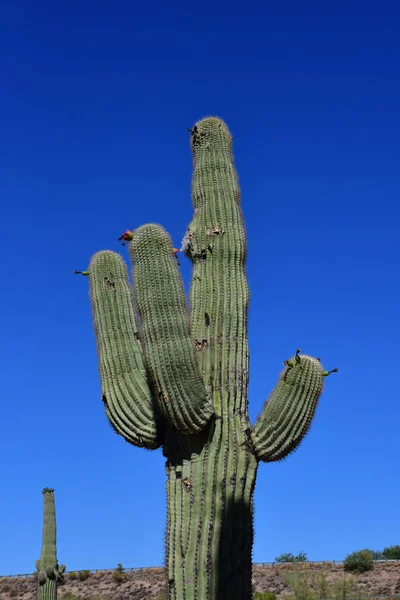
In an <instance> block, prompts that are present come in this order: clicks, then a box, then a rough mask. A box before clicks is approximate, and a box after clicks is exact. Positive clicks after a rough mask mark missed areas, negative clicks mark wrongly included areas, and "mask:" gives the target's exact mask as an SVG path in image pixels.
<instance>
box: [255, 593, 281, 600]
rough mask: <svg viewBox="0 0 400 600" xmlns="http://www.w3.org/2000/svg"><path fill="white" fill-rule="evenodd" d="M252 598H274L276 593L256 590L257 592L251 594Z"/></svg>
mask: <svg viewBox="0 0 400 600" xmlns="http://www.w3.org/2000/svg"><path fill="white" fill-rule="evenodd" d="M253 600H276V594H274V593H273V592H257V594H256V595H255V596H253Z"/></svg>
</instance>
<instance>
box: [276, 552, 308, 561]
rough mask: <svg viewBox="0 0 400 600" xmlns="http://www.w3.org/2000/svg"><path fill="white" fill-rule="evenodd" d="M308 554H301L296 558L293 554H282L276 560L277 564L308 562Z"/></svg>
mask: <svg viewBox="0 0 400 600" xmlns="http://www.w3.org/2000/svg"><path fill="white" fill-rule="evenodd" d="M306 561H307V554H306V553H305V552H299V554H298V555H297V556H294V554H292V553H291V552H288V553H286V554H281V555H280V556H277V557H276V558H275V562H277V563H289V562H292V563H293V562H306Z"/></svg>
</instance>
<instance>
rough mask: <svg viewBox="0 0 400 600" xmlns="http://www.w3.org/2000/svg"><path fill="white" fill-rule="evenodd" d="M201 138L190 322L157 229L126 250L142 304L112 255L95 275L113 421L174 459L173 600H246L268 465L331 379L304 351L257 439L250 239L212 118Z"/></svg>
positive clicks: (133, 238)
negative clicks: (257, 502) (263, 466)
mask: <svg viewBox="0 0 400 600" xmlns="http://www.w3.org/2000/svg"><path fill="white" fill-rule="evenodd" d="M190 132H191V136H190V140H191V149H192V152H193V157H194V174H193V181H192V199H193V205H194V216H193V219H192V222H191V223H190V225H189V227H188V229H187V232H186V235H185V238H184V240H183V244H182V248H181V251H182V252H183V253H184V254H185V255H186V256H187V257H188V258H189V259H190V260H191V262H192V264H193V273H192V283H191V290H190V312H189V310H188V308H187V306H186V302H185V295H184V287H183V283H182V279H181V277H180V273H179V266H178V263H177V262H176V260H175V257H174V255H175V256H176V251H174V249H173V246H172V242H171V239H170V236H169V235H168V234H167V233H166V231H165V230H164V229H163V228H162V227H161V226H159V225H155V224H150V225H144V226H142V227H139V228H138V229H136V230H134V231H130V230H128V231H127V232H125V234H124V235H123V236H121V238H120V239H121V240H122V241H123V242H125V241H127V242H129V252H130V255H131V258H132V261H133V281H134V285H133V292H132V291H131V289H130V286H129V283H128V276H127V268H126V266H125V263H124V262H123V260H122V258H121V257H120V256H119V255H118V254H116V253H114V252H112V251H102V252H98V253H97V254H95V255H94V256H93V257H92V259H91V261H90V265H89V268H88V270H87V271H84V272H83V273H84V274H85V275H88V279H89V285H90V298H91V302H92V307H93V317H94V327H95V334H96V340H97V349H98V355H99V363H100V375H101V382H102V400H103V403H104V407H105V410H106V414H107V416H108V418H109V420H110V422H111V424H112V426H113V428H114V430H115V432H116V433H117V434H119V435H121V436H122V437H123V438H125V440H126V441H128V442H129V443H131V444H133V445H135V446H140V447H144V448H148V449H156V448H159V447H160V446H162V448H163V453H164V456H165V457H166V458H167V461H166V474H167V506H168V519H167V528H166V558H165V566H166V577H167V584H168V590H169V598H170V599H174V600H217V599H218V600H224V599H227V600H247V599H250V598H251V566H252V561H251V558H252V545H253V517H252V514H253V492H254V486H255V479H256V472H257V467H258V464H259V462H260V461H263V462H272V461H277V460H280V459H283V458H285V457H286V456H287V455H288V454H289V453H290V452H291V451H292V450H294V449H295V448H296V446H298V445H299V443H300V442H301V440H302V439H303V437H304V436H305V434H306V432H307V430H308V428H309V426H310V423H311V420H312V417H313V415H314V411H315V408H316V405H317V401H318V399H319V397H320V394H321V391H322V387H323V378H324V375H327V374H329V372H328V371H324V370H323V368H322V366H321V364H320V361H319V359H315V358H311V357H310V356H306V355H301V354H300V351H299V350H298V351H297V352H296V355H295V356H294V357H293V358H292V359H291V360H288V361H285V366H284V369H283V371H282V373H281V375H280V377H279V381H278V383H277V385H276V388H275V389H274V391H273V392H272V394H271V396H270V398H269V400H268V401H267V402H266V403H265V405H264V408H263V410H262V412H261V415H260V416H259V418H258V419H257V422H256V423H255V425H254V427H251V425H250V422H249V416H248V410H247V406H248V396H247V388H248V380H249V350H248V342H247V312H248V302H249V289H248V285H247V279H246V273H245V260H246V235H245V229H244V224H243V219H242V214H241V208H240V191H239V185H238V178H237V175H236V171H235V168H234V163H233V157H232V137H231V134H230V132H229V130H228V127H227V126H226V124H225V123H224V122H223V121H222V120H221V119H219V118H214V117H207V118H204V119H202V120H200V121H198V122H197V123H196V125H195V126H194V127H193V129H191V130H190Z"/></svg>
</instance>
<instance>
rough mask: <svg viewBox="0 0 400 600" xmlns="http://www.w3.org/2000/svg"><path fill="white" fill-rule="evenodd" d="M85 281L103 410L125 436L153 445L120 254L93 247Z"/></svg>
mask: <svg viewBox="0 0 400 600" xmlns="http://www.w3.org/2000/svg"><path fill="white" fill-rule="evenodd" d="M89 285H90V299H91V304H92V312H93V322H94V329H95V335H96V342H97V351H98V357H99V368H100V378H101V383H102V400H103V403H104V407H105V411H106V415H107V417H108V419H109V421H110V423H111V425H112V427H113V429H114V431H115V432H116V433H118V434H119V435H121V436H122V437H123V438H124V439H125V440H126V441H128V442H129V443H131V444H133V445H134V446H138V447H144V448H147V449H149V450H152V449H156V448H158V447H159V446H160V445H161V443H162V439H161V438H162V435H161V431H160V425H159V420H157V419H156V412H155V410H154V409H155V406H154V400H153V396H152V390H151V386H149V381H148V375H147V372H146V368H145V365H144V360H143V354H142V348H141V342H140V339H139V332H138V327H137V322H136V315H135V311H134V305H133V297H132V291H131V288H130V286H129V282H128V272H127V268H126V265H125V263H124V261H123V260H122V258H121V257H120V256H119V255H118V254H116V253H115V252H111V251H102V252H98V253H96V254H95V255H94V256H93V257H92V259H91V261H90V265H89Z"/></svg>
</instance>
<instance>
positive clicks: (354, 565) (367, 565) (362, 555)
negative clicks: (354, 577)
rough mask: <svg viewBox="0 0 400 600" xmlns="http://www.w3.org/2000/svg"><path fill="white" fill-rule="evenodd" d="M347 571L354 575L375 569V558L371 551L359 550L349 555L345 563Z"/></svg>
mask: <svg viewBox="0 0 400 600" xmlns="http://www.w3.org/2000/svg"><path fill="white" fill-rule="evenodd" d="M343 567H344V570H345V571H351V572H352V573H365V572H366V571H372V569H373V568H374V558H373V556H372V554H371V552H370V550H357V551H356V552H353V553H352V554H348V555H347V556H346V558H345V560H344V562H343Z"/></svg>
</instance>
